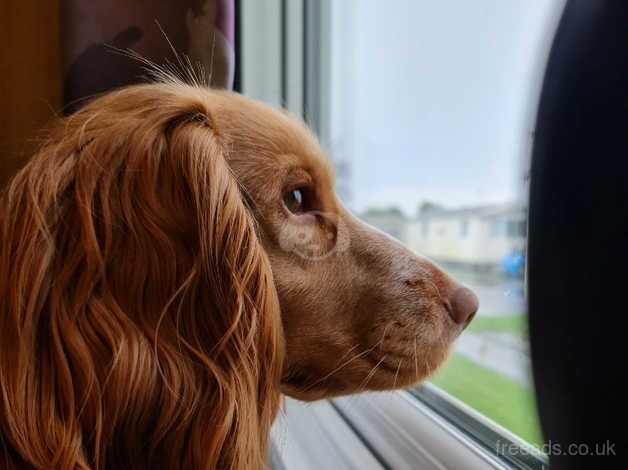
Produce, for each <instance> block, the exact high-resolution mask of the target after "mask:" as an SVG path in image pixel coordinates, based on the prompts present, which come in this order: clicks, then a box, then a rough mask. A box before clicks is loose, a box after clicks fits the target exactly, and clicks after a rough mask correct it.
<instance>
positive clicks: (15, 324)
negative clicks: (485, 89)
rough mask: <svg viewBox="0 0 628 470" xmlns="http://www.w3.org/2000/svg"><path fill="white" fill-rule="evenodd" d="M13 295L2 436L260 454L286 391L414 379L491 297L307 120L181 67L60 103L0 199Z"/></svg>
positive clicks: (178, 464) (103, 458)
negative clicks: (369, 204)
mask: <svg viewBox="0 0 628 470" xmlns="http://www.w3.org/2000/svg"><path fill="white" fill-rule="evenodd" d="M0 299H2V302H0V334H1V335H2V336H1V338H0V390H1V391H2V393H1V394H0V398H1V399H2V403H1V404H2V406H1V410H2V411H0V418H1V419H0V438H2V439H3V440H4V441H5V442H7V443H8V444H9V448H10V449H11V453H14V454H15V455H18V456H20V458H21V459H22V460H24V461H26V462H27V463H29V464H31V465H34V466H39V467H46V466H47V465H48V466H49V465H52V464H51V462H53V463H55V465H59V466H68V467H72V466H74V465H79V464H84V466H93V467H96V468H100V467H102V466H104V465H105V464H106V465H113V464H116V463H118V464H120V465H122V464H125V465H128V464H129V463H132V464H133V463H134V464H135V466H136V467H137V468H144V466H147V467H150V466H151V465H152V464H155V465H166V466H169V467H170V468H184V467H185V468H201V467H203V468H205V467H207V468H209V467H212V466H219V467H221V468H250V467H252V466H257V465H259V464H260V463H261V462H262V460H263V455H264V453H265V450H266V439H267V434H268V429H269V427H270V424H271V422H272V419H273V418H274V415H275V413H276V410H277V406H278V402H279V393H280V391H282V392H284V393H287V394H290V395H293V396H295V397H297V398H301V399H307V400H310V399H317V398H322V397H328V396H333V395H339V394H347V393H352V392H356V391H360V390H383V389H391V388H395V387H402V386H407V385H410V384H413V383H416V382H418V381H420V380H421V379H423V378H425V377H426V376H427V375H429V374H430V372H432V371H434V370H435V369H436V368H437V367H438V366H439V365H440V364H441V363H442V361H443V360H444V358H445V357H446V355H447V352H448V349H449V345H450V343H451V341H452V340H453V339H454V338H455V337H456V336H457V335H458V334H459V333H460V331H461V330H462V329H463V328H464V326H465V325H466V324H467V323H468V321H469V320H470V318H471V317H472V316H473V314H474V313H475V311H476V310H477V299H476V298H475V296H474V295H473V294H472V293H471V291H469V290H468V289H466V288H464V287H462V286H460V285H458V284H456V283H455V282H454V281H453V280H452V279H450V278H449V277H448V276H447V275H446V274H444V273H443V272H442V271H440V270H439V269H438V268H437V267H436V266H434V265H433V264H432V263H430V262H428V261H427V260H424V259H420V258H417V257H416V256H415V255H414V254H413V253H411V252H410V251H408V250H407V249H405V248H404V247H403V246H401V245H400V244H399V243H397V242H396V241H394V240H393V239H391V238H389V237H388V236H386V235H384V234H382V233H381V232H378V231H377V230H375V229H373V228H372V227H369V226H367V225H365V224H364V223H362V222H360V221H358V220H357V219H356V218H354V217H353V216H352V215H351V214H350V213H349V212H348V211H347V210H346V209H345V208H343V206H342V205H341V203H340V202H339V201H338V199H337V197H336V195H335V193H334V180H333V175H332V171H331V167H330V165H329V163H328V162H327V160H326V158H325V156H324V153H323V151H322V150H321V148H320V146H319V145H318V143H317V141H316V139H315V138H314V137H313V136H312V134H311V133H310V132H309V131H308V130H307V129H306V127H305V126H304V125H303V124H302V123H300V122H299V121H297V120H295V119H293V118H292V117H290V116H288V115H287V114H285V113H283V112H281V111H277V110H274V109H271V108H269V107H267V106H265V105H262V104H260V103H256V102H253V101H251V100H249V99H246V98H244V97H242V96H239V95H236V94H232V93H227V92H218V91H210V90H207V89H201V88H195V87H190V86H185V85H181V84H159V85H141V86H135V87H130V88H126V89H121V90H119V91H116V92H113V93H110V94H108V95H105V96H103V97H101V98H98V99H96V100H94V101H93V102H91V103H90V104H88V105H87V106H85V107H84V108H83V109H81V110H80V111H78V112H77V113H76V114H74V115H72V116H70V117H68V118H66V119H65V120H62V121H60V122H59V123H57V124H56V126H55V127H54V129H53V130H52V132H51V133H50V137H49V138H48V140H47V141H46V142H45V143H44V145H43V147H42V149H41V151H40V152H39V153H38V154H37V155H35V156H34V158H33V159H32V160H31V161H30V162H29V164H28V165H27V166H26V167H25V168H24V169H23V170H22V171H21V172H20V173H19V174H18V175H17V176H16V178H15V179H14V180H13V181H12V183H11V184H10V185H9V187H8V188H7V190H6V191H5V193H4V195H3V196H2V199H1V200H0ZM208 429H211V430H212V432H208V431H207V430H208ZM0 457H1V456H0ZM114 466H115V465H114Z"/></svg>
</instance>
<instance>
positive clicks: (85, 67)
mask: <svg viewBox="0 0 628 470" xmlns="http://www.w3.org/2000/svg"><path fill="white" fill-rule="evenodd" d="M234 10H235V6H234V0H176V1H175V0H66V1H65V2H63V10H62V21H63V25H62V31H63V37H62V50H63V54H62V63H63V64H62V68H63V102H64V112H66V113H71V112H72V111H74V110H76V109H77V108H79V107H80V106H81V105H82V104H83V103H85V102H86V101H87V100H89V98H90V97H92V96H94V95H96V94H99V93H102V92H105V91H108V90H111V89H114V88H117V87H120V86H124V85H129V84H132V83H139V82H142V81H147V80H148V74H147V71H146V65H145V64H143V63H142V62H141V61H140V60H138V59H137V58H134V57H132V56H130V55H129V54H128V53H124V52H123V51H133V52H134V53H135V54H137V55H139V56H141V57H143V58H145V59H147V60H149V61H151V62H154V63H156V64H160V65H163V64H167V63H169V64H171V66H173V67H175V68H177V69H181V66H180V65H179V63H178V59H177V56H176V55H175V53H174V51H176V53H177V55H180V56H182V57H185V56H187V57H189V59H190V62H191V63H193V64H195V65H200V66H201V67H202V69H203V70H204V71H205V72H206V73H207V74H210V76H211V86H213V87H219V88H226V89H231V88H232V86H233V78H234V70H235V49H234V36H235V34H234V29H235V24H234V17H235V11H234ZM173 50H174V51H173Z"/></svg>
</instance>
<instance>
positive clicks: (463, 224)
mask: <svg viewBox="0 0 628 470" xmlns="http://www.w3.org/2000/svg"><path fill="white" fill-rule="evenodd" d="M468 234H469V221H468V220H462V221H460V237H461V238H466V237H467V235H468Z"/></svg>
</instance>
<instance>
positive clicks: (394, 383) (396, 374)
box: [393, 359, 403, 388]
mask: <svg viewBox="0 0 628 470" xmlns="http://www.w3.org/2000/svg"><path fill="white" fill-rule="evenodd" d="M402 362H403V359H399V364H397V372H395V379H394V380H393V388H397V377H398V376H399V369H401V363H402Z"/></svg>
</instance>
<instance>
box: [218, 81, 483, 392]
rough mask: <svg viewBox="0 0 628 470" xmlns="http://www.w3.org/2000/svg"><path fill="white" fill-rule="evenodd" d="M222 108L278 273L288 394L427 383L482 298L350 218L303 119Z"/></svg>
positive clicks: (233, 100) (230, 100) (243, 107)
mask: <svg viewBox="0 0 628 470" xmlns="http://www.w3.org/2000/svg"><path fill="white" fill-rule="evenodd" d="M212 101H213V104H210V107H213V108H214V109H215V110H216V111H215V116H216V117H215V119H216V125H217V126H218V127H219V128H220V129H221V132H224V133H225V135H227V136H229V140H230V142H231V144H230V149H231V150H230V152H229V155H228V160H229V165H230V167H231V168H232V169H233V171H234V174H235V176H236V179H237V180H238V182H239V183H240V184H241V185H242V186H243V190H244V194H246V195H247V197H248V198H250V207H251V210H252V213H253V215H254V217H255V219H256V221H257V223H258V224H259V235H260V239H261V241H262V245H263V246H264V249H265V251H266V253H267V255H268V257H269V260H270V263H271V266H272V270H273V275H274V282H275V287H276V289H277V293H278V295H279V301H280V305H281V318H282V323H283V329H284V337H285V341H286V345H287V348H286V351H287V354H286V359H285V365H284V369H283V374H282V390H283V391H284V392H285V393H287V394H289V395H292V396H295V397H297V398H300V399H305V400H310V399H318V398H324V397H329V396H333V395H340V394H347V393H353V392H356V391H361V390H385V389H391V388H396V387H406V386H409V385H411V384H413V383H416V382H418V381H420V380H422V379H424V378H425V377H427V376H428V375H429V374H430V373H432V372H433V371H434V370H435V369H436V368H438V367H439V365H440V364H441V363H442V362H443V361H444V359H445V358H446V356H447V354H448V351H449V346H450V344H451V342H452V341H453V339H455V338H456V337H457V336H458V335H459V333H460V332H461V331H462V329H463V328H464V327H465V326H466V325H467V324H468V323H469V321H470V320H471V318H472V317H473V315H474V314H475V313H476V311H477V309H478V300H477V298H476V296H475V295H474V294H473V293H472V292H471V291H470V290H469V289H467V288H466V287H463V286H461V285H459V284H458V283H456V282H455V281H454V280H453V279H451V278H450V277H449V276H448V275H447V274H445V273H444V272H443V271H441V270H440V269H439V268H438V267H436V266H435V265H434V264H433V263H431V262H429V261H428V260H426V259H423V258H419V257H417V256H416V255H415V254H414V253H412V252H411V251H409V250H408V249H406V248H405V247H404V246H402V245H401V244H400V243H398V242H397V241H395V240H394V239H392V238H391V237H389V236H387V235H385V234H383V233H382V232H380V231H378V230H376V229H374V228H373V227H370V226H368V225H367V224H365V223H363V222H361V221H359V220H358V219H356V218H355V217H354V216H353V215H352V214H350V213H349V212H348V211H347V210H346V209H345V208H344V207H343V206H342V204H341V202H340V201H339V200H338V198H337V196H336V194H335V191H334V177H333V171H332V168H331V166H330V163H329V161H328V159H327V158H326V156H325V154H324V152H323V150H322V149H321V147H320V145H319V143H318V142H317V140H316V138H315V137H314V136H313V135H312V134H311V133H310V132H309V131H308V129H307V128H306V127H305V126H304V125H303V124H302V123H301V122H299V121H298V120H296V119H294V118H293V117H291V116H289V115H287V114H285V113H283V112H279V111H276V110H273V109H270V108H268V107H267V106H264V105H262V104H260V103H257V102H253V101H251V100H248V99H246V98H244V97H242V96H239V95H234V94H228V93H219V94H215V96H214V97H213V100H212Z"/></svg>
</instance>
